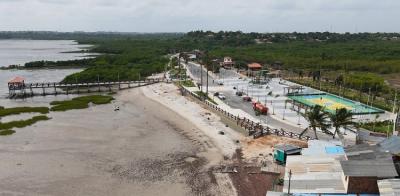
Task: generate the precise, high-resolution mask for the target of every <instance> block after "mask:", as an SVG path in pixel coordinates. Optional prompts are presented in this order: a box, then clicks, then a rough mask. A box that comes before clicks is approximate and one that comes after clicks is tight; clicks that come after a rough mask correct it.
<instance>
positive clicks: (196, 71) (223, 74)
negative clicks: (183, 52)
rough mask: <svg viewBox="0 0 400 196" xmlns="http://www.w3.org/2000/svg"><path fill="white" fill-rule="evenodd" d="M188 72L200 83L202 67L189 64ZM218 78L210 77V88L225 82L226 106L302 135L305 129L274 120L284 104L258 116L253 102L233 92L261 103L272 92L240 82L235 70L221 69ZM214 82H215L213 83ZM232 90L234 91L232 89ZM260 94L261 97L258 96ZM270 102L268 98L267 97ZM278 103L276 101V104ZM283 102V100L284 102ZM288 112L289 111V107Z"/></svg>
mask: <svg viewBox="0 0 400 196" xmlns="http://www.w3.org/2000/svg"><path fill="white" fill-rule="evenodd" d="M187 68H188V70H189V71H190V72H191V73H192V75H193V76H194V77H195V80H196V81H197V82H198V83H200V77H201V72H200V70H201V69H200V66H198V65H195V64H194V63H190V62H189V63H188V65H187ZM202 71H203V85H204V90H205V85H206V80H207V78H206V77H207V75H206V74H207V73H206V71H204V70H202ZM213 75H214V76H215V77H216V78H213V76H211V75H209V83H208V84H209V86H218V84H217V82H216V81H218V80H221V81H223V82H224V86H225V90H226V91H224V95H225V96H226V100H223V101H224V102H225V103H226V104H228V105H229V106H231V107H232V108H234V109H241V110H243V111H244V112H246V113H248V114H250V115H251V116H253V117H254V118H256V119H259V122H261V123H263V124H267V125H270V126H271V127H274V128H277V129H284V130H285V131H290V132H293V133H301V132H302V131H303V130H304V128H300V127H298V126H294V125H293V124H289V123H285V122H284V120H277V119H276V118H272V117H271V115H273V114H272V113H273V110H275V109H277V110H278V109H283V107H284V106H282V104H279V105H280V106H275V108H269V110H270V111H269V114H268V115H267V116H266V115H260V116H256V115H255V112H254V110H253V107H252V105H251V102H245V101H243V100H242V97H240V96H237V95H235V91H234V90H233V87H239V90H243V91H244V92H249V93H250V95H255V97H257V96H258V97H259V101H260V102H262V103H263V102H264V101H265V96H263V95H262V94H265V93H266V92H267V91H270V90H265V88H258V87H257V85H253V86H251V85H250V84H249V83H248V81H244V80H240V79H239V77H240V75H239V74H238V73H236V72H235V71H234V70H226V69H221V70H220V73H219V74H213ZM213 80H214V82H213ZM230 88H232V89H230ZM258 94H260V95H258ZM267 101H268V97H267ZM276 102H277V101H276V100H275V102H274V103H276ZM282 102H283V100H282ZM287 111H289V106H288V109H287ZM285 115H286V117H291V118H297V114H296V113H293V112H291V113H286V114H285ZM305 135H308V136H311V137H314V133H312V132H307V133H306V134H305ZM318 137H319V138H327V137H329V136H327V135H325V134H322V133H318Z"/></svg>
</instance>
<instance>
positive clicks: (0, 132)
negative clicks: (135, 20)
mask: <svg viewBox="0 0 400 196" xmlns="http://www.w3.org/2000/svg"><path fill="white" fill-rule="evenodd" d="M14 133H15V131H14V130H11V129H7V130H3V131H0V136H6V135H12V134H14Z"/></svg>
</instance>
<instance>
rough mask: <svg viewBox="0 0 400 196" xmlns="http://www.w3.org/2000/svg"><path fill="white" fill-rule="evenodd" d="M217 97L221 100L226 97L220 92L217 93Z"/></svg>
mask: <svg viewBox="0 0 400 196" xmlns="http://www.w3.org/2000/svg"><path fill="white" fill-rule="evenodd" d="M218 98H219V99H221V100H225V99H226V97H225V95H224V94H222V93H219V94H218Z"/></svg>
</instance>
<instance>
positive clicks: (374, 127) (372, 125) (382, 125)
mask: <svg viewBox="0 0 400 196" xmlns="http://www.w3.org/2000/svg"><path fill="white" fill-rule="evenodd" d="M360 127H361V128H364V129H367V130H369V131H372V132H379V133H389V134H390V133H391V132H392V130H393V122H391V121H388V120H387V121H379V122H368V123H363V124H361V125H360Z"/></svg>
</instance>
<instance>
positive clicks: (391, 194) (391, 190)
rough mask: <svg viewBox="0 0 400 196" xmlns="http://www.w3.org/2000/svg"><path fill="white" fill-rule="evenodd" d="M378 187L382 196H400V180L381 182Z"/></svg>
mask: <svg viewBox="0 0 400 196" xmlns="http://www.w3.org/2000/svg"><path fill="white" fill-rule="evenodd" d="M378 187H379V194H380V195H381V196H396V195H400V179H386V180H379V181H378Z"/></svg>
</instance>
